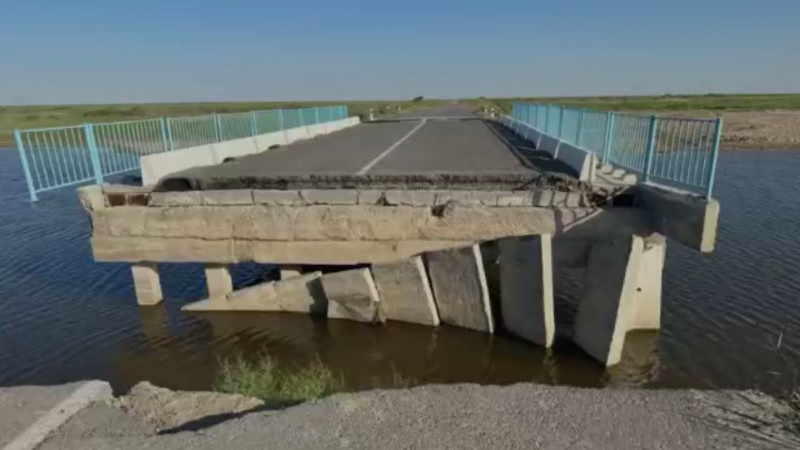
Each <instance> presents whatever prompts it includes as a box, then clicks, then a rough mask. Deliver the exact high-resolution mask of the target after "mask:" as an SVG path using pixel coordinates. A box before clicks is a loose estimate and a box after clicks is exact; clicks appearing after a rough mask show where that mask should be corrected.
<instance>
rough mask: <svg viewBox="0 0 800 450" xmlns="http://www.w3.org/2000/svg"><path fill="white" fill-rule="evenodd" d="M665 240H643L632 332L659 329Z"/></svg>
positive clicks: (654, 238)
mask: <svg viewBox="0 0 800 450" xmlns="http://www.w3.org/2000/svg"><path fill="white" fill-rule="evenodd" d="M666 241H667V240H666V238H665V237H664V236H661V235H655V236H651V237H648V238H647V239H645V240H644V251H643V252H642V263H641V265H640V266H639V276H638V286H637V289H636V300H635V302H634V315H633V319H632V320H631V329H632V330H659V329H661V286H662V284H661V280H662V274H663V273H664V257H665V256H666V252H667V242H666Z"/></svg>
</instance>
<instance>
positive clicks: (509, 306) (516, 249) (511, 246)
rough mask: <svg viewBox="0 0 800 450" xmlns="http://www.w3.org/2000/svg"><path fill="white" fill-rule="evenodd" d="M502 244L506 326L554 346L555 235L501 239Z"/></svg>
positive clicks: (540, 343) (521, 335)
mask: <svg viewBox="0 0 800 450" xmlns="http://www.w3.org/2000/svg"><path fill="white" fill-rule="evenodd" d="M499 246H500V302H501V311H502V316H503V323H504V324H505V326H506V329H507V330H508V331H509V332H511V333H512V334H514V335H516V336H519V337H521V338H523V339H527V340H529V341H531V342H534V343H536V344H539V345H541V346H544V347H550V346H551V345H552V344H553V338H554V336H555V327H556V326H555V314H554V306H553V304H554V300H553V246H552V236H551V235H549V234H544V235H541V236H523V237H515V238H507V239H501V240H500V241H499Z"/></svg>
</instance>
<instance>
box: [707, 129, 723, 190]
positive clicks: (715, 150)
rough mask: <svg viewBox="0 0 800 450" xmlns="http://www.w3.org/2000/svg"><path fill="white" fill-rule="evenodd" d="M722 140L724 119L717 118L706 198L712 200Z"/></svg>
mask: <svg viewBox="0 0 800 450" xmlns="http://www.w3.org/2000/svg"><path fill="white" fill-rule="evenodd" d="M721 138H722V117H717V127H716V128H715V129H714V147H713V148H712V149H711V165H710V166H709V168H708V188H706V198H711V192H712V191H713V190H714V175H715V174H716V173H717V157H718V156H719V141H720V139H721Z"/></svg>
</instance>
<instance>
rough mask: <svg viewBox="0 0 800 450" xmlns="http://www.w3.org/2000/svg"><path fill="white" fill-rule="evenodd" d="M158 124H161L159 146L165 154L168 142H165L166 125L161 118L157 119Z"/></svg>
mask: <svg viewBox="0 0 800 450" xmlns="http://www.w3.org/2000/svg"><path fill="white" fill-rule="evenodd" d="M159 122H160V124H161V146H162V147H163V148H164V151H165V152H166V151H168V150H169V142H167V124H166V123H165V122H166V121H165V120H164V118H163V117H159Z"/></svg>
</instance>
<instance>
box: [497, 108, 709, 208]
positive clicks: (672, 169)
mask: <svg viewBox="0 0 800 450" xmlns="http://www.w3.org/2000/svg"><path fill="white" fill-rule="evenodd" d="M541 108H543V109H544V113H543V114H540V109H541ZM542 116H543V117H542ZM512 117H513V118H514V119H515V120H518V121H521V122H523V123H526V124H528V125H530V126H533V127H534V128H536V129H537V130H538V131H539V132H541V133H544V134H548V135H551V136H554V137H556V138H558V139H560V140H563V141H566V142H569V143H571V144H574V145H577V146H579V147H583V148H584V149H586V150H589V151H591V152H594V153H596V154H597V155H598V157H600V161H601V162H602V163H603V164H607V163H612V164H616V165H618V166H620V167H624V168H626V169H629V170H633V171H635V172H637V173H639V175H641V176H642V179H643V180H644V181H652V180H658V181H659V182H663V183H668V184H674V185H676V186H680V187H682V188H687V189H689V190H692V191H697V192H700V193H703V194H705V196H706V197H710V196H711V193H712V192H713V187H714V178H715V172H716V165H717V159H718V156H719V145H720V136H721V134H722V125H723V122H722V119H721V118H720V117H717V118H715V119H706V118H688V117H669V116H663V117H659V116H656V115H646V114H640V113H630V112H618V111H599V110H592V109H586V108H575V107H565V106H558V105H553V104H543V103H534V102H515V103H514V105H513V107H512ZM556 122H557V123H556ZM568 122H569V123H568Z"/></svg>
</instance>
